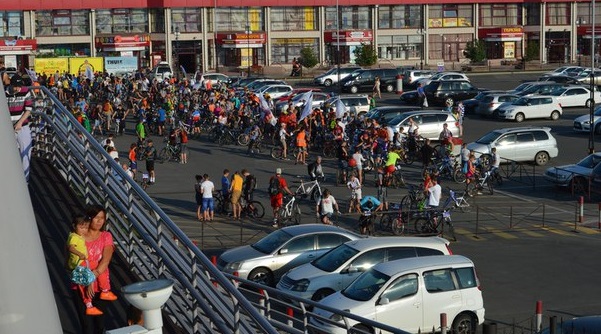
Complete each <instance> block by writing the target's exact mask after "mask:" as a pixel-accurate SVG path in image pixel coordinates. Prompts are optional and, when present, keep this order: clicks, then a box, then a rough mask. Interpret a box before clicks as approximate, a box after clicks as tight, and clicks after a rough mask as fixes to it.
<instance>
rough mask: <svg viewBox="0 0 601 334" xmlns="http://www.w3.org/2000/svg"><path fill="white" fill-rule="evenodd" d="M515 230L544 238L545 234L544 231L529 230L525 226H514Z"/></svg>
mask: <svg viewBox="0 0 601 334" xmlns="http://www.w3.org/2000/svg"><path fill="white" fill-rule="evenodd" d="M513 231H516V232H519V233H523V234H526V235H528V236H531V237H535V238H543V237H544V236H545V235H544V234H542V233H539V232H535V231H531V230H527V229H525V228H514V229H513Z"/></svg>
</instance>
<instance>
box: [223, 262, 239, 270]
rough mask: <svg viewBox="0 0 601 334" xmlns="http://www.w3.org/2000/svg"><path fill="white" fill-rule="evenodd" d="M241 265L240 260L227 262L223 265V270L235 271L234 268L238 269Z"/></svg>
mask: <svg viewBox="0 0 601 334" xmlns="http://www.w3.org/2000/svg"><path fill="white" fill-rule="evenodd" d="M241 265H242V262H232V263H228V264H227V265H226V266H225V267H224V269H225V270H231V271H235V270H238V269H240V267H241Z"/></svg>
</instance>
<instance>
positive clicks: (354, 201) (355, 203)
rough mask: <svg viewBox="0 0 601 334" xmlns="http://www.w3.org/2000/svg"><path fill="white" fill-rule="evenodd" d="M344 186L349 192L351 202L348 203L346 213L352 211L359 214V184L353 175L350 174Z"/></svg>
mask: <svg viewBox="0 0 601 334" xmlns="http://www.w3.org/2000/svg"><path fill="white" fill-rule="evenodd" d="M346 186H347V188H349V189H350V190H351V202H350V203H349V207H348V212H349V213H350V212H351V211H352V210H353V209H354V210H355V211H357V212H359V202H360V201H361V182H360V181H359V178H358V177H357V175H355V173H351V177H350V179H349V182H347V184H346Z"/></svg>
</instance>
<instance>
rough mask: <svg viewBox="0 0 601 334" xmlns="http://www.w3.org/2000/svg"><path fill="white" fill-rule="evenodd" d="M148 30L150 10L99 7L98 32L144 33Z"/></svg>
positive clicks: (97, 16) (97, 13)
mask: <svg viewBox="0 0 601 334" xmlns="http://www.w3.org/2000/svg"><path fill="white" fill-rule="evenodd" d="M147 31H148V12H147V10H146V9H128V8H119V9H98V10H96V32H97V33H99V34H113V33H144V32H147Z"/></svg>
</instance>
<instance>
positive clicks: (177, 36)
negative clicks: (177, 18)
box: [173, 27, 180, 73]
mask: <svg viewBox="0 0 601 334" xmlns="http://www.w3.org/2000/svg"><path fill="white" fill-rule="evenodd" d="M173 34H174V35H175V52H174V54H175V57H176V60H177V61H176V62H175V64H176V66H177V67H176V70H177V72H176V73H179V71H180V68H179V56H178V55H179V53H178V51H179V34H180V32H179V27H175V31H174V32H173Z"/></svg>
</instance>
